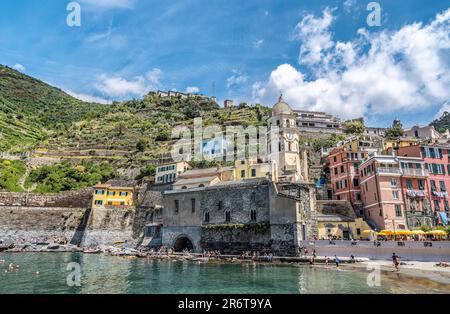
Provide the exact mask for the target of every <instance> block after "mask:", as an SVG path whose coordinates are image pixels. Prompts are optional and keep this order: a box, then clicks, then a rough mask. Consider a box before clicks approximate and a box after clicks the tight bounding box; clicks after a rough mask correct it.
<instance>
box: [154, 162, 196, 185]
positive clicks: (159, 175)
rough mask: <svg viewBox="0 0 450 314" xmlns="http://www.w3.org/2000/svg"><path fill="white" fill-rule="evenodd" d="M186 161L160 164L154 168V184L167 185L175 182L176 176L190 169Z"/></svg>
mask: <svg viewBox="0 0 450 314" xmlns="http://www.w3.org/2000/svg"><path fill="white" fill-rule="evenodd" d="M191 168H192V167H191V165H189V163H187V162H186V161H180V162H171V163H165V164H161V165H159V166H158V167H157V168H156V175H155V183H156V184H167V183H172V182H175V181H176V180H177V178H178V176H179V175H180V174H182V173H184V172H186V171H187V170H189V169H191Z"/></svg>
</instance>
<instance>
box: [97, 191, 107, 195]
mask: <svg viewBox="0 0 450 314" xmlns="http://www.w3.org/2000/svg"><path fill="white" fill-rule="evenodd" d="M104 194H105V190H95V195H104Z"/></svg>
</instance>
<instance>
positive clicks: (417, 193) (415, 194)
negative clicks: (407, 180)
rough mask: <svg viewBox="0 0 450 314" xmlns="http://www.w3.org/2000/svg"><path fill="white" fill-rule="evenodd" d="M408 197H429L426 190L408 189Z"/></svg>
mask: <svg viewBox="0 0 450 314" xmlns="http://www.w3.org/2000/svg"><path fill="white" fill-rule="evenodd" d="M406 195H407V196H408V197H411V198H421V197H426V196H427V192H426V191H424V190H412V189H408V190H407V191H406Z"/></svg>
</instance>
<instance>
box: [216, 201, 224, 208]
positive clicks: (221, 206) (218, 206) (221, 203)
mask: <svg viewBox="0 0 450 314" xmlns="http://www.w3.org/2000/svg"><path fill="white" fill-rule="evenodd" d="M217 209H218V210H222V209H223V202H222V201H219V203H217Z"/></svg>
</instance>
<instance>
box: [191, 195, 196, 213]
mask: <svg viewBox="0 0 450 314" xmlns="http://www.w3.org/2000/svg"><path fill="white" fill-rule="evenodd" d="M191 209H192V212H193V213H195V198H191Z"/></svg>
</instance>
